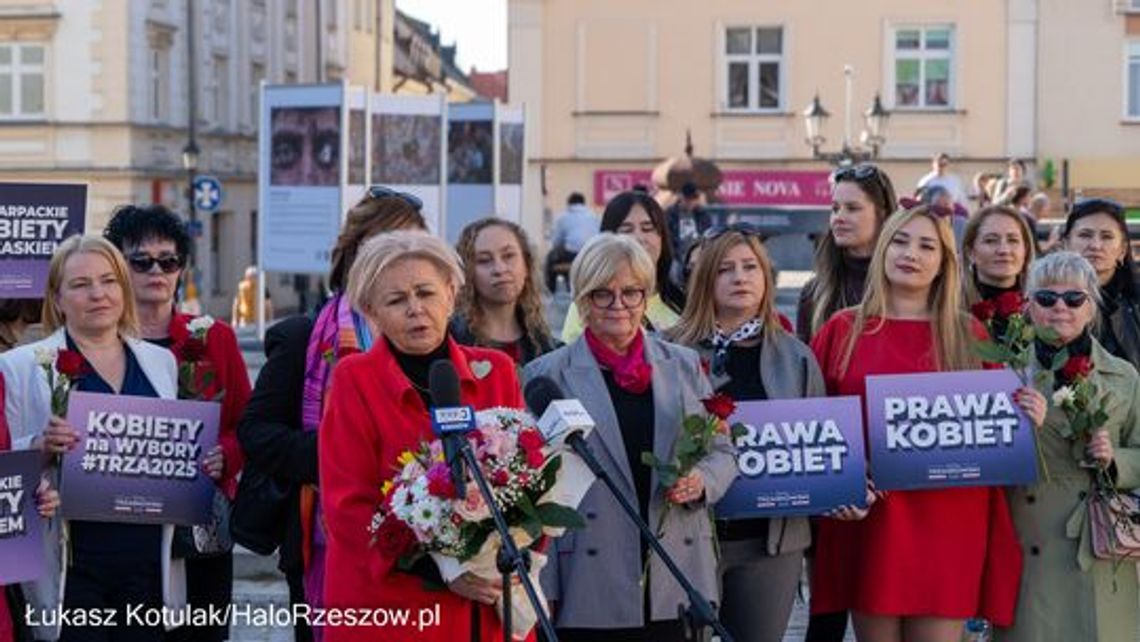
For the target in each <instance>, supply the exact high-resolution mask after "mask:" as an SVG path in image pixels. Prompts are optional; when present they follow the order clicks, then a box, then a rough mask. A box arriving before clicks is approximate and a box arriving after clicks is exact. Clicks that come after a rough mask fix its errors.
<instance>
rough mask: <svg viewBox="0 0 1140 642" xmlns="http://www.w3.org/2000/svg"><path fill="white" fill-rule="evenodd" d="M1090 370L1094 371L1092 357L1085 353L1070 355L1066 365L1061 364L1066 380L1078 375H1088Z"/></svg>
mask: <svg viewBox="0 0 1140 642" xmlns="http://www.w3.org/2000/svg"><path fill="white" fill-rule="evenodd" d="M1090 372H1092V359H1090V358H1089V357H1087V356H1085V355H1074V356H1072V357H1069V360H1068V361H1066V362H1065V365H1063V366H1061V377H1062V378H1063V379H1065V380H1066V381H1072V380H1073V379H1076V378H1077V377H1087V376H1089V373H1090Z"/></svg>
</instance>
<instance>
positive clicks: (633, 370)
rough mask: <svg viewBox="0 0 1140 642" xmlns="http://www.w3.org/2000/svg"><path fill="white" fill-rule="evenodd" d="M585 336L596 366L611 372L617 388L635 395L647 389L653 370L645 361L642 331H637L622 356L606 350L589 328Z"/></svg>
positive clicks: (643, 333)
mask: <svg viewBox="0 0 1140 642" xmlns="http://www.w3.org/2000/svg"><path fill="white" fill-rule="evenodd" d="M585 336H586V346H587V347H589V348H590V352H591V353H593V355H594V358H595V359H597V360H598V365H600V366H602V367H603V368H606V369H608V370H609V371H611V372H613V374H614V383H615V384H617V387H618V388H621V389H622V390H624V391H626V392H628V393H631V394H635V395H639V394H641V393H643V392H645V391H646V390H648V389H649V384H650V383H652V379H653V368H652V367H651V366H650V365H649V363H648V362H647V361H646V360H645V331H644V330H638V332H637V334H636V335H634V337H633V343H631V344H630V345H629V350H628V351H627V352H626V353H625V354H624V355H623V354H618V353H616V352H614V351H613V350H611V349H609V348H607V347H606V346H605V345H604V344H603V343H602V342H601V341H600V340H599V339H598V338H597V337H596V336H594V333H593V332H591V331H590V329H589V328H586V332H585Z"/></svg>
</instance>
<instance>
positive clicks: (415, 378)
mask: <svg viewBox="0 0 1140 642" xmlns="http://www.w3.org/2000/svg"><path fill="white" fill-rule="evenodd" d="M384 340H385V341H388V349H389V350H391V351H392V355H393V356H395V357H396V363H397V364H399V365H400V370H401V371H403V373H404V376H405V377H407V378H408V381H410V382H412V387H413V388H415V389H416V392H417V393H419V395H420V398H421V399H423V400H424V405H427V406H430V405H431V388H430V387H429V381H428V372H429V371H430V370H431V364H433V363H435V362H436V361H439V360H440V359H443V360H445V361H446V360H448V359H449V358H450V357H451V351H450V350H449V349H448V345H447V339H446V337H445V338H444V340H443V343H440V344H439V346H438V347H437V348H436V349H435V350H432V351H431V352H429V353H427V354H406V353H404V352H401V351H400V349H399V348H397V347H396V346H395V345H394V344H393V343H392V342H391V341H390V340H388V338H387V337H385V338H384Z"/></svg>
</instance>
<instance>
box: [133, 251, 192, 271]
mask: <svg viewBox="0 0 1140 642" xmlns="http://www.w3.org/2000/svg"><path fill="white" fill-rule="evenodd" d="M127 263H129V264H130V266H131V269H132V270H134V271H135V272H138V273H139V274H146V273H147V272H150V270H151V268H153V267H154V266H155V265H158V269H160V270H162V271H163V272H164V273H166V274H174V273H175V272H177V271H178V270H181V269H182V267H183V266H184V265H186V261H185V260H183V258H182V257H181V256H178V255H177V254H164V255H162V256H151V255H149V254H132V255H130V256H129V257H127Z"/></svg>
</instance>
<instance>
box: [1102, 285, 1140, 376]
mask: <svg viewBox="0 0 1140 642" xmlns="http://www.w3.org/2000/svg"><path fill="white" fill-rule="evenodd" d="M1124 290H1125V289H1124V288H1121V287H1119V286H1117V287H1108V288H1102V289H1101V292H1100V294H1101V297H1102V299H1103V301H1102V302H1101V305H1100V310H1099V311H1100V322H1099V323H1098V324H1097V325H1096V327H1095V331H1094V333H1093V334H1094V335H1095V336H1096V338H1097V339H1098V340H1099V341H1100V342H1101V344H1102V345H1103V346H1104V348H1105V350H1108V352H1109V353H1110V354H1112V355H1113V356H1116V357H1120V358H1121V359H1124V360H1125V361H1127V362H1128V363H1131V364H1132V367H1134V368H1136V369H1138V370H1140V301H1137V300H1136V298H1135V297H1132V296H1129V295H1128V294H1126V293H1125V291H1124Z"/></svg>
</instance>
